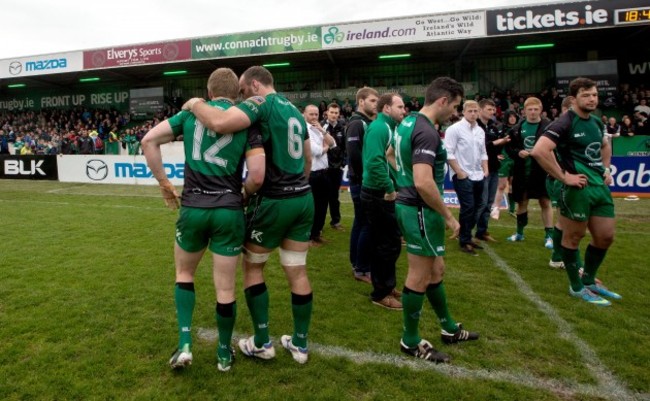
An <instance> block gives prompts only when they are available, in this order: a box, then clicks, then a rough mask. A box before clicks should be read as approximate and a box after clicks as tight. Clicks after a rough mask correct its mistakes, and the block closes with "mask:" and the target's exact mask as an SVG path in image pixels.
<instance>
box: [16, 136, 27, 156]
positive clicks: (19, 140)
mask: <svg viewBox="0 0 650 401" xmlns="http://www.w3.org/2000/svg"><path fill="white" fill-rule="evenodd" d="M24 146H25V142H24V141H23V136H22V135H20V134H18V136H16V142H14V154H15V155H19V154H20V152H21V151H22V150H23V147H24Z"/></svg>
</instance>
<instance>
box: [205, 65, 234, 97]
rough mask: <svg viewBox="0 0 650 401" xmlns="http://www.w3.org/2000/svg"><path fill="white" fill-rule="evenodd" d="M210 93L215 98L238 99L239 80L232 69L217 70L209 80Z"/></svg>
mask: <svg viewBox="0 0 650 401" xmlns="http://www.w3.org/2000/svg"><path fill="white" fill-rule="evenodd" d="M208 91H209V92H210V94H211V95H212V96H213V97H225V98H227V99H233V100H234V99H237V96H239V79H238V78H237V75H236V74H235V72H234V71H233V70H231V69H230V68H217V69H216V70H214V71H213V72H212V74H210V78H208Z"/></svg>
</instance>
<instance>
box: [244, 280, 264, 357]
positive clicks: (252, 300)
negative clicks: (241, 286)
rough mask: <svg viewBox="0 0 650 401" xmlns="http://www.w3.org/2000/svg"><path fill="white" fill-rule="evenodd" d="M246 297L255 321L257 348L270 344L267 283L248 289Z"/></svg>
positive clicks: (245, 291) (245, 293)
mask: <svg viewBox="0 0 650 401" xmlns="http://www.w3.org/2000/svg"><path fill="white" fill-rule="evenodd" d="M244 295H245V296H246V305H247V306H248V310H249V311H250V313H251V319H252V320H253V330H254V331H255V346H256V347H258V348H259V347H261V346H262V345H264V344H266V343H268V342H269V292H268V291H267V289H266V283H260V284H255V285H252V286H250V287H248V288H246V289H245V290H244Z"/></svg>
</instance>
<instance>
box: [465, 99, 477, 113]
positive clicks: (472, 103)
mask: <svg viewBox="0 0 650 401" xmlns="http://www.w3.org/2000/svg"><path fill="white" fill-rule="evenodd" d="M470 107H476V108H478V107H479V103H478V102H477V101H476V100H467V101H465V103H463V111H465V110H467V109H469V108H470Z"/></svg>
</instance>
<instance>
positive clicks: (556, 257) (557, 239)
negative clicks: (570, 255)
mask: <svg viewBox="0 0 650 401" xmlns="http://www.w3.org/2000/svg"><path fill="white" fill-rule="evenodd" d="M552 238H553V253H551V260H552V261H553V262H559V261H561V260H562V230H561V229H559V228H557V227H555V228H554V229H553V237H552ZM578 256H580V252H578Z"/></svg>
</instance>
